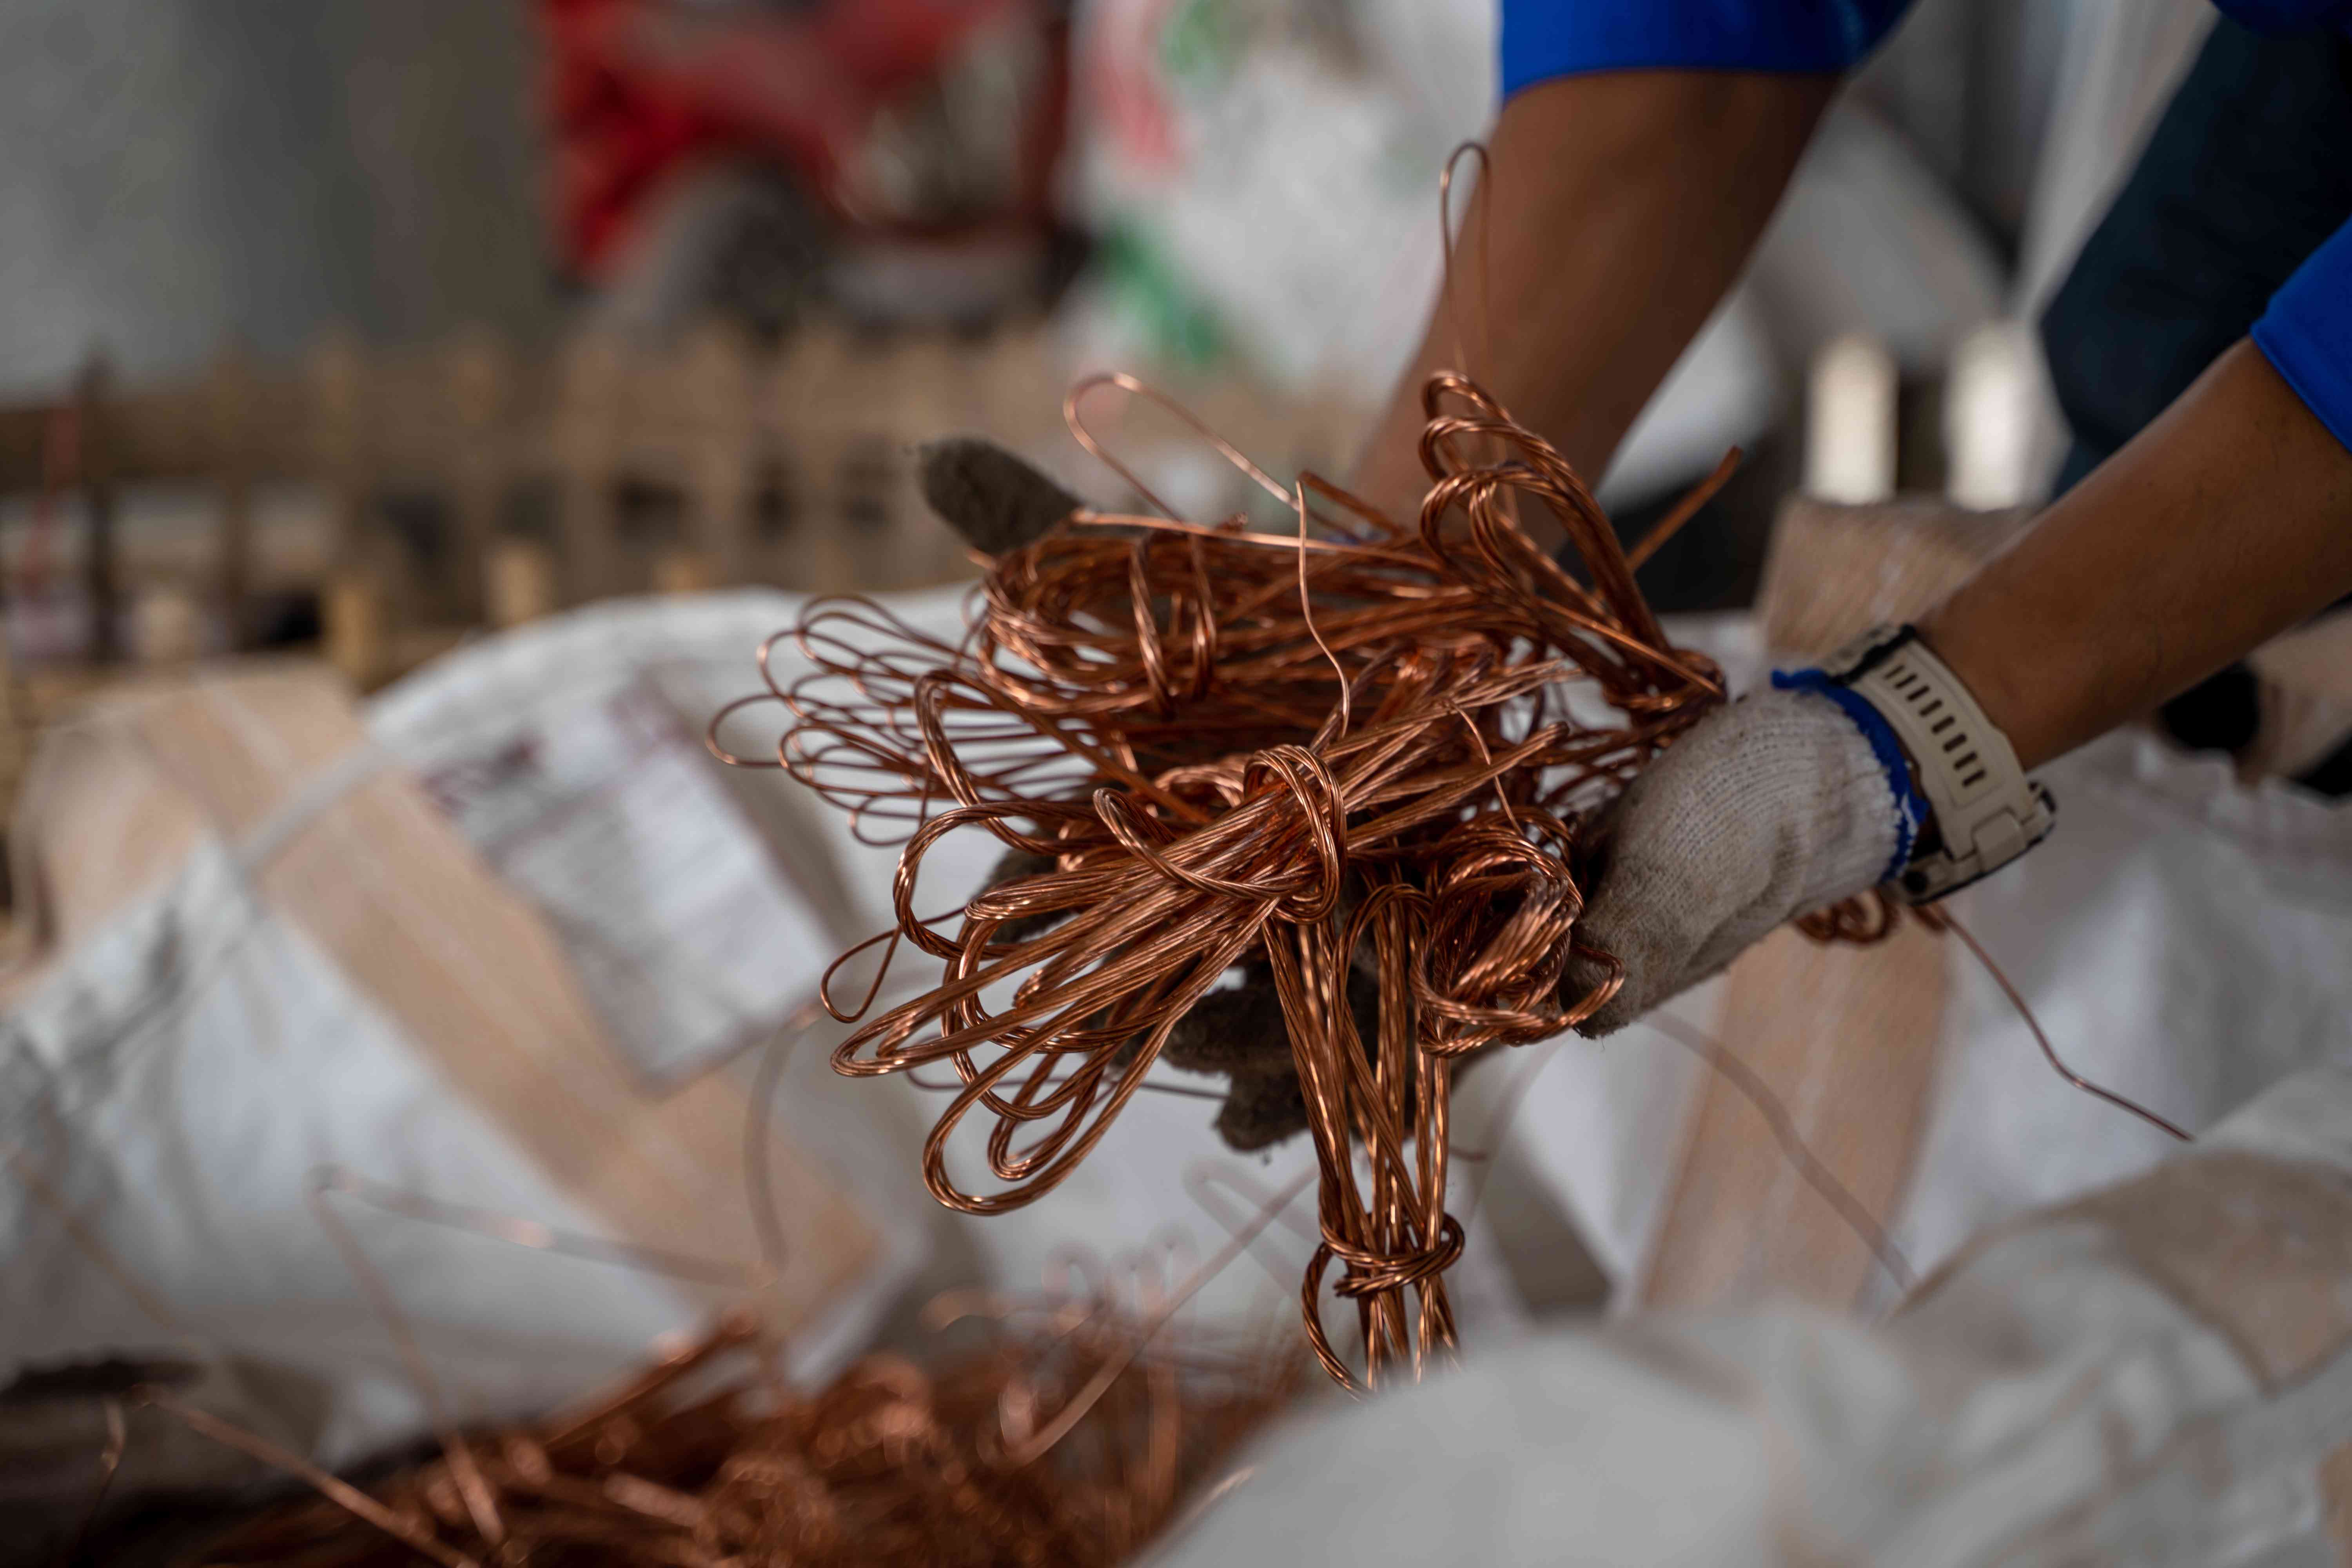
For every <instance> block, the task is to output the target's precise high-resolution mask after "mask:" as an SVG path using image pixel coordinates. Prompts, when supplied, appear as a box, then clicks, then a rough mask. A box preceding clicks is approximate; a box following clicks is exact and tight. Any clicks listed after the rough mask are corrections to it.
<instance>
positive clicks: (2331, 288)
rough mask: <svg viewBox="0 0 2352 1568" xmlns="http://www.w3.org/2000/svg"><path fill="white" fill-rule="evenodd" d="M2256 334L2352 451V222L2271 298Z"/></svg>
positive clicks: (2265, 354)
mask: <svg viewBox="0 0 2352 1568" xmlns="http://www.w3.org/2000/svg"><path fill="white" fill-rule="evenodd" d="M2252 337H2253V340H2254V346H2255V347H2256V348H2258V349H2260V350H2262V351H2263V358H2265V359H2267V360H2269V361H2270V362H2271V364H2272V366H2273V368H2275V369H2276V370H2277V371H2278V373H2279V374H2280V375H2282V376H2284V377H2285V378H2286V384H2288V385H2289V386H2292V387H2294V392H2295V395H2296V396H2298V397H2300V398H2302V399H2303V400H2304V402H2305V404H2307V405H2310V408H2311V411H2312V412H2313V413H2314V414H2316V415H2318V416H2319V422H2320V423H2321V424H2323V425H2325V426H2327V427H2328V428H2329V429H2330V430H2332V431H2334V432H2335V433H2336V439H2337V440H2339V441H2341V442H2343V443H2344V445H2345V447H2347V449H2352V223H2347V224H2346V225H2345V226H2343V227H2342V228H2339V229H2337V230H2336V233H2335V234H2334V236H2332V237H2330V238H2329V239H2328V240H2327V242H2326V244H2324V245H2322V246H2321V247H2319V248H2318V249H2317V250H2315V251H2313V252H2312V253H2311V255H2310V256H2309V257H2308V258H2306V259H2305V261H2304V264H2303V265H2302V266H2301V267H2298V268H2295V269H2294V277H2292V278H2289V279H2287V280H2286V281H2285V282H2284V284H2282V285H2281V286H2280V288H2279V291H2278V292H2277V293H2275V294H2273V295H2272V296H2271V303H2270V309H2269V310H2264V311H2263V319H2262V320H2261V321H2256V322H2255V323H2254V330H2253V333H2252Z"/></svg>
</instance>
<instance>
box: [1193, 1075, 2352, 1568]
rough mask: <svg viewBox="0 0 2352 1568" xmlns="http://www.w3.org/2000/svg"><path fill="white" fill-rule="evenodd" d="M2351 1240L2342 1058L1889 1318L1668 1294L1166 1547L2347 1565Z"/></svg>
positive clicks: (1325, 1439)
mask: <svg viewBox="0 0 2352 1568" xmlns="http://www.w3.org/2000/svg"><path fill="white" fill-rule="evenodd" d="M2347 1237H2352V1068H2346V1067H2344V1066H2340V1065H2331V1066H2326V1067H2319V1068H2311V1069H2308V1070H2306V1071H2305V1072H2304V1073H2302V1074H2300V1075H2297V1076H2295V1077H2294V1078H2293V1079H2289V1080H2288V1081H2286V1082H2284V1083H2282V1084H2280V1085H2278V1086H2276V1087H2275V1088H2274V1089H2273V1091H2272V1092H2271V1093H2270V1094H2269V1095H2267V1096H2265V1097H2264V1098H2263V1100H2260V1101H2258V1102H2257V1103H2255V1104H2254V1105H2252V1106H2251V1107H2249V1108H2248V1109H2247V1110H2244V1111H2242V1112H2241V1113H2240V1114H2239V1115H2237V1116H2236V1117H2233V1118H2231V1120H2230V1121H2229V1122H2227V1123H2226V1124H2225V1125H2224V1126H2222V1127H2221V1128H2220V1129H2217V1130H2216V1132H2215V1134H2214V1136H2213V1137H2212V1138H2211V1139H2210V1140H2209V1141H2208V1142H2207V1144H2206V1146H2204V1147H2203V1148H2201V1149H2200V1150H2197V1151H2195V1152H2189V1153H2187V1154H2184V1155H2182V1156H2180V1157H2179V1159H2178V1160H2176V1161H2175V1162H2174V1163H2171V1164H2169V1165H2168V1166H2166V1167H2165V1168H2164V1169H2163V1170H2162V1171H2160V1172H2158V1173H2155V1174H2153V1175H2151V1176H2149V1177H2147V1178H2143V1179H2142V1180H2140V1181H2138V1182H2135V1183H2132V1184H2126V1185H2125V1186H2123V1187H2121V1188H2118V1189H2114V1190H2111V1191H2109V1192H2106V1193H2103V1194H2099V1195H2097V1196H2095V1197H2094V1198H2091V1199H2089V1200H2087V1201H2084V1202H2083V1203H2080V1204H2076V1205H2070V1206H2068V1207H2066V1208H2062V1209H2057V1210H2053V1211H2046V1212H2043V1213H2040V1214H2037V1215H2033V1216H2032V1218H2030V1219H2027V1220H2024V1221H2021V1222H2020V1223H2019V1224H2017V1225H2015V1226H2008V1227H2004V1228H2003V1229H2001V1230H2000V1231H1997V1232H1994V1233H1991V1234H1990V1235H1985V1236H1982V1237H1979V1239H1978V1240H1977V1241H1976V1242H1975V1243H1974V1244H1973V1245H1972V1246H1971V1247H1969V1249H1968V1251H1967V1252H1966V1254H1965V1255H1964V1256H1963V1258H1962V1259H1961V1260H1960V1261H1959V1262H1958V1264H1957V1265H1956V1266H1955V1267H1954V1268H1952V1269H1951V1270H1950V1271H1948V1273H1946V1274H1943V1275H1941V1276H1939V1277H1937V1278H1936V1279H1931V1280H1930V1281H1929V1282H1928V1283H1927V1285H1926V1286H1925V1287H1923V1288H1922V1289H1921V1291H1920V1292H1919V1294H1918V1296H1917V1297H1916V1299H1915V1300H1913V1301H1912V1302H1911V1303H1910V1304H1909V1305H1908V1306H1907V1307H1906V1310H1904V1312H1903V1313H1902V1314H1901V1315H1900V1316H1899V1317H1897V1318H1895V1320H1894V1321H1891V1322H1889V1323H1886V1324H1885V1325H1882V1326H1880V1327H1878V1328H1875V1329H1868V1328H1864V1327H1862V1326H1861V1325H1858V1324H1855V1323H1853V1322H1852V1321H1848V1320H1844V1319H1841V1318H1838V1317H1835V1316H1832V1315H1830V1314H1825V1313H1822V1312H1819V1311H1815V1310H1808V1309H1804V1308H1799V1307H1780V1308H1765V1309H1761V1310H1755V1311H1751V1312H1748V1313H1743V1314H1738V1315H1708V1316H1702V1315H1691V1314H1681V1313H1664V1314H1656V1315H1653V1316H1645V1317H1639V1318H1635V1319H1633V1320H1630V1321H1621V1322H1618V1323H1615V1324H1612V1325H1611V1326H1610V1327H1608V1328H1606V1329H1603V1330H1599V1331H1584V1332H1574V1333H1563V1334H1556V1335H1553V1336H1550V1337H1548V1338H1545V1339H1540V1340H1536V1341H1532V1342H1526V1343H1523V1344H1521V1345H1519V1346H1517V1347H1514V1348H1512V1349H1509V1350H1506V1351H1504V1352H1500V1353H1498V1354H1496V1355H1492V1356H1489V1357H1486V1358H1485V1359H1481V1360H1474V1361H1472V1362H1471V1363H1468V1364H1467V1365H1466V1366H1465V1368H1464V1369H1463V1370H1461V1371H1460V1372H1458V1373H1453V1374H1451V1375H1444V1376H1440V1377H1437V1378H1434V1379H1433V1380H1431V1381H1430V1382H1428V1383H1426V1384H1422V1385H1421V1386H1419V1387H1417V1388H1411V1389H1407V1390H1404V1391H1402V1392H1401V1393H1399V1394H1394V1395H1392V1396H1390V1397H1387V1398H1383V1399H1381V1400H1378V1401H1375V1402H1373V1403H1370V1404H1369V1405H1356V1406H1351V1407H1349V1408H1346V1409H1345V1410H1343V1411H1342V1412H1340V1413H1339V1414H1337V1415H1328V1416H1327V1417H1324V1418H1322V1419H1319V1420H1317V1421H1314V1422H1312V1423H1302V1424H1299V1425H1297V1426H1294V1427H1293V1428H1292V1429H1291V1430H1290V1431H1289V1432H1287V1433H1286V1434H1284V1435H1281V1436H1276V1438H1274V1439H1273V1440H1271V1441H1268V1442H1266V1443H1264V1444H1262V1445H1261V1446H1260V1447H1259V1450H1258V1451H1257V1452H1256V1453H1255V1454H1252V1455H1247V1456H1244V1458H1243V1459H1242V1460H1241V1462H1240V1464H1239V1465H1238V1466H1237V1468H1236V1472H1235V1476H1234V1481H1233V1482H1232V1483H1231V1489H1230V1491H1229V1493H1228V1495H1227V1496H1226V1498H1225V1499H1224V1500H1223V1502H1222V1503H1221V1504H1219V1505H1217V1506H1214V1507H1213V1508H1212V1509H1211V1510H1209V1511H1208V1513H1207V1514H1206V1516H1205V1518H1203V1519H1202V1520H1201V1521H1199V1522H1198V1523H1197V1524H1196V1525H1195V1527H1194V1528H1193V1529H1192V1531H1190V1532H1189V1533H1188V1534H1186V1535H1185V1536H1184V1537H1182V1538H1181V1539H1180V1541H1179V1542H1177V1543H1176V1544H1175V1545H1173V1546H1172V1547H1171V1549H1169V1550H1168V1551H1167V1552H1165V1553H1164V1555H1163V1558H1162V1560H1163V1561H1166V1562H1168V1563H1182V1564H1191V1563H1202V1564H1207V1563H1231V1562H1265V1563H1272V1562H1289V1561H1303V1562H1359V1563H1422V1562H1449V1563H1452V1562H1459V1563H1491V1564H1498V1565H1502V1564H1514V1563H1591V1564H1595V1565H1596V1568H1597V1565H1607V1568H1638V1565H1641V1564H1661V1565H1663V1564H1668V1563H1709V1564H1748V1563H1753V1564H1766V1563H1770V1564H1788V1565H1791V1568H1794V1565H1799V1564H1812V1563H1855V1564H1862V1563H1885V1564H1889V1565H1893V1564H1901V1565H1903V1568H1943V1565H1950V1568H1958V1565H1961V1564H1978V1563H1981V1564H1991V1563H2013V1564H2026V1563H2049V1564H2059V1563H2133V1564H2181V1565H2184V1568H2185V1565H2189V1564H2221V1563H2260V1564H2264V1565H2266V1568H2289V1565H2294V1568H2321V1565H2323V1564H2326V1563H2333V1562H2336V1561H2338V1560H2339V1559H2338V1558H2337V1556H2336V1547H2337V1546H2338V1545H2340V1542H2334V1541H2332V1540H2331V1534H2332V1532H2333V1531H2336V1530H2337V1529H2338V1528H2339V1526H2337V1525H2336V1522H2335V1521H2337V1520H2338V1519H2340V1517H2341V1516H2340V1511H2339V1509H2338V1508H2337V1506H2336V1504H2337V1503H2338V1501H2339V1500H2340V1483H2332V1482H2331V1478H2330V1477H2329V1475H2328V1474H2327V1468H2334V1467H2333V1465H2332V1462H2327V1461H2326V1457H2327V1456H2328V1455H2330V1454H2331V1453H2332V1452H2333V1451H2335V1450H2336V1447H2337V1446H2338V1445H2340V1444H2342V1443H2344V1442H2345V1441H2346V1439H2347V1437H2352V1307H2347V1302H2352V1242H2347ZM2324 1463H2326V1466H2327V1468H2323V1465H2324Z"/></svg>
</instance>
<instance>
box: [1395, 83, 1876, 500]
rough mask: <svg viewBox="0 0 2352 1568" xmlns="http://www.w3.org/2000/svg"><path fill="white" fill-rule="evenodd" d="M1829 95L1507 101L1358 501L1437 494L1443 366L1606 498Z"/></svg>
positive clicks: (1671, 89)
mask: <svg viewBox="0 0 2352 1568" xmlns="http://www.w3.org/2000/svg"><path fill="white" fill-rule="evenodd" d="M1836 82H1837V79H1836V78H1835V77H1834V76H1833V75H1771V74H1761V73H1753V72H1749V73H1729V72H1721V71H1686V70H1668V71H1661V70H1641V71H1621V72H1611V73H1606V74H1601V75H1582V76H1572V77H1568V78H1564V79H1554V80H1548V81H1544V82H1541V83H1539V84H1538V85H1536V86H1533V87H1530V88H1528V89H1526V90H1524V91H1521V92H1519V93H1517V94H1516V95H1514V96H1513V97H1512V98H1511V99H1510V100H1509V101H1508V102H1507V104H1506V105H1505V106H1504V109H1503V113H1502V118H1501V120H1500V121H1498V122H1497V123H1496V128H1495V134H1494V139H1493V142H1492V158H1491V174H1490V175H1489V177H1488V179H1486V181H1485V182H1483V183H1482V184H1481V187H1480V188H1479V190H1478V191H1477V192H1476V193H1475V195H1474V196H1473V198H1472V201H1471V203H1470V206H1469V211H1468V213H1467V215H1466V216H1465V217H1464V218H1463V219H1462V220H1461V222H1460V232H1461V239H1460V244H1459V247H1458V248H1457V251H1456V254H1455V257H1454V275H1453V279H1452V287H1451V289H1450V291H1449V293H1448V294H1447V296H1446V297H1445V298H1444V299H1442V300H1440V301H1439V304H1438V307H1437V309H1436V310H1435V311H1434V312H1433V316H1432V319H1431V322H1430V326H1429V330H1428V332H1427V335H1426V336H1425V338H1424V339H1423V343H1422V346H1421V350H1420V353H1418V355H1417V356H1416V357H1415V359H1414V361H1413V363H1412V367H1411V368H1410V369H1409V370H1408V371H1407V373H1406V374H1405V376H1404V378H1403V380H1402V383H1401V384H1400V385H1399V387H1398V389H1397V393H1396V395H1395V397H1394V398H1393V399H1392V400H1391V403H1390V405H1389V408H1388V412H1387V413H1386V414H1385V415H1384V416H1383V417H1382V418H1381V422H1380V424H1379V425H1378V426H1376V427H1375V429H1374V430H1373V433H1372V436H1371V438H1370V444H1369V445H1368V446H1367V447H1366V448H1365V456H1364V458H1363V459H1362V461H1361V463H1360V465H1359V467H1358V469H1357V471H1356V474H1355V476H1354V487H1355V489H1357V492H1358V493H1359V494H1360V495H1363V496H1364V497H1365V498H1366V499H1368V500H1371V501H1372V502H1373V503H1374V504H1376V505H1379V506H1381V507H1382V508H1384V509H1386V510H1389V511H1390V512H1391V514H1392V515H1395V516H1398V517H1401V518H1404V519H1410V518H1412V516H1413V515H1414V513H1415V511H1416V510H1417V509H1418V507H1419V506H1420V502H1421V497H1422V493H1423V490H1425V489H1427V488H1428V484H1429V479H1428V476H1427V475H1426V474H1424V473H1423V471H1422V468H1421V458H1420V440H1421V429H1422V426H1423V424H1424V423H1425V422H1426V421H1425V417H1424V416H1423V413H1422V408H1421V388H1422V384H1423V382H1424V381H1425V380H1426V379H1427V378H1428V375H1429V374H1430V372H1432V371H1433V370H1435V369H1437V368H1439V367H1441V366H1444V367H1452V368H1466V369H1467V370H1468V371H1469V372H1470V374H1473V375H1474V376H1475V378H1476V379H1477V380H1478V381H1479V382H1481V383H1482V384H1484V385H1485V386H1486V388H1487V390H1488V391H1490V392H1492V393H1493V394H1494V395H1496V397H1498V398H1500V399H1501V400H1502V402H1503V404H1504V405H1506V406H1507V407H1508V408H1509V409H1510V410H1511V412H1512V414H1513V416H1515V417H1517V419H1518V420H1519V422H1520V423H1522V424H1524V425H1526V426H1528V427H1529V428H1530V429H1533V430H1535V431H1537V432H1538V434H1540V435H1542V436H1544V437H1546V438H1547V439H1549V440H1550V441H1551V442H1552V443H1553V444H1554V445H1555V446H1557V447H1559V449H1560V451H1561V452H1562V453H1563V454H1565V455H1566V456H1567V458H1568V459H1569V461H1570V462H1571V463H1573V464H1575V465H1576V467H1577V468H1578V469H1579V470H1580V471H1581V472H1582V473H1583V474H1584V475H1585V476H1586V477H1587V479H1590V480H1592V481H1594V482H1598V480H1599V479H1600V476H1601V469H1602V468H1605V467H1606V466H1607V464H1608V461H1609V457H1610V454H1611V453H1612V452H1613V451H1614V450H1615V449H1616V447H1617V443H1618V441H1619V439H1620V438H1621V437H1623V435H1624V434H1625V431H1626V428H1627V426H1631V425H1632V424H1633V416H1635V415H1636V414H1639V413H1640V412H1641V410H1642V405H1643V404H1644V403H1646V402H1647V401H1648V400H1649V397H1650V394H1651V393H1652V392H1654V390H1656V388H1657V385H1658V383H1659V382H1660V381H1662V380H1664V377H1665V374H1666V372H1667V371H1668V370H1670V369H1672V368H1673V366H1674V363H1675V359H1676V357H1677V356H1679V355H1680V354H1681V353H1682V351H1683V349H1684V347H1685V345H1686V344H1687V343H1688V342H1690V340H1691V338H1692V336H1693V335H1694V334H1695V333H1696V331H1698V329H1699V327H1700V326H1701V325H1702V324H1703V323H1704V322H1705V321H1706V318H1707V315H1708V313H1709V312H1710V311H1712V310H1714V309H1715V306H1716V304H1717V301H1718V300H1721V299H1722V297H1723V294H1724V291H1725V290H1726V289H1728V288H1729V287H1730V285H1731V282H1732V279H1734V278H1735V277H1737V276H1738V272H1739V269H1740V268H1741V267H1742V266H1743V265H1744V264H1745V263H1746V261H1747V259H1748V251H1749V250H1750V249H1751V248H1752V247H1754V245H1755V243H1756V239H1757V237H1758V236H1759V235H1760V234H1761V233H1762V232H1763V230H1764V225H1765V223H1766V221H1767V220H1768V219H1769V217H1770V216H1772V209H1773V206H1774V205H1775V204H1777V203H1778V202H1779V201H1780V193H1781V190H1782V189H1783V188H1784V187H1785V186H1786V185H1787V184H1788V181H1789V174H1790V170H1792V169H1793V168H1794V167H1795V166H1796V162H1797V158H1798V155H1799V154H1800V153H1802V152H1803V151H1804V147H1805V142H1806V141H1807V139H1808V138H1809V137H1810V136H1811V134H1812V130H1813V126H1814V124H1815V122H1816V121H1818V120H1819V119H1820V118H1821V113H1822V109H1823V107H1824V106H1825V105H1826V104H1827V103H1828V101H1829V98H1830V94H1831V92H1832V89H1834V88H1835V86H1836ZM1482 230H1483V233H1484V237H1485V241H1486V256H1485V258H1484V261H1483V265H1482V262H1481V258H1480V254H1479V251H1480V243H1479V242H1480V237H1481V234H1482ZM1482 288H1483V292H1484V294H1485V306H1484V310H1483V314H1484V316H1485V317H1486V321H1488V322H1490V323H1491V331H1486V332H1482V331H1480V328H1479V320H1480V316H1481V314H1482V311H1481V308H1480V301H1479V296H1480V293H1481V291H1482ZM1457 332H1458V335H1459V340H1460V349H1461V352H1460V353H1457V352H1456V336H1457ZM1465 361H1466V363H1465Z"/></svg>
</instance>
